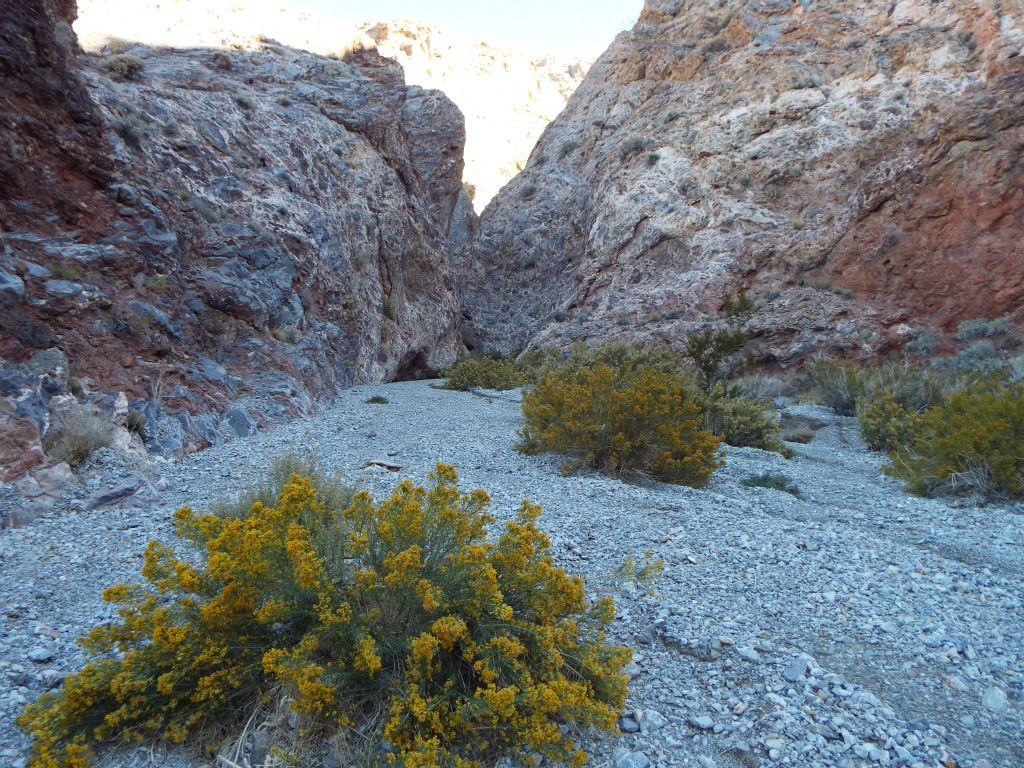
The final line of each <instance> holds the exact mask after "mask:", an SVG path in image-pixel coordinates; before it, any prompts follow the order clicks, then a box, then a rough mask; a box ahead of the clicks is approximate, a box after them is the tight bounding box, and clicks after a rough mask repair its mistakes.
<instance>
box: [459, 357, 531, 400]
mask: <svg viewBox="0 0 1024 768" xmlns="http://www.w3.org/2000/svg"><path fill="white" fill-rule="evenodd" d="M444 375H445V383H444V388H445V389H460V390H463V391H467V392H468V391H469V390H471V389H476V388H477V387H482V388H483V389H515V388H516V387H519V386H522V385H523V383H524V378H523V375H522V372H521V371H520V370H519V367H518V366H517V365H516V361H515V360H510V359H507V358H497V357H464V358H463V359H461V360H459V361H458V362H457V363H455V365H453V366H452V367H451V368H449V369H448V370H446V371H445V372H444Z"/></svg>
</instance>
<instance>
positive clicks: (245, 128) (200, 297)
mask: <svg viewBox="0 0 1024 768" xmlns="http://www.w3.org/2000/svg"><path fill="white" fill-rule="evenodd" d="M73 15H74V3H73V2H63V1H62V2H54V0H32V2H29V3H14V2H10V1H9V0H4V2H3V4H2V7H0V45H2V48H0V78H2V82H0V146H3V147H4V148H5V149H6V148H7V147H10V148H11V151H10V153H9V154H8V153H7V152H4V153H2V157H3V160H2V161H0V224H2V234H0V316H2V318H3V322H2V323H0V358H4V359H6V360H7V361H9V362H10V363H11V364H12V365H13V364H19V363H22V362H23V361H26V360H28V359H30V358H31V357H32V356H33V354H34V353H36V352H38V351H39V350H45V349H48V348H52V347H59V348H60V349H61V350H63V352H64V353H65V354H66V356H67V359H68V366H69V367H70V371H71V374H72V376H73V377H78V379H79V380H78V381H76V382H75V386H76V387H83V388H84V390H85V391H86V392H89V391H122V392H124V393H126V395H127V397H128V399H129V401H130V402H131V408H132V409H134V410H137V411H138V412H139V413H140V414H143V415H144V416H145V418H146V420H147V427H148V428H146V429H145V430H144V434H146V435H148V436H149V438H150V440H151V442H152V445H151V447H152V448H155V449H157V450H160V451H162V452H165V453H167V454H170V455H174V454H177V453H180V452H181V451H183V450H189V449H190V448H195V447H201V446H202V445H204V444H207V443H215V442H219V441H220V440H222V439H224V438H225V437H227V436H230V435H234V434H245V433H247V432H248V431H250V430H251V429H253V428H255V427H256V426H257V425H258V424H262V423H267V422H271V421H274V420H277V419H280V418H284V417H286V416H288V415H293V414H296V413H301V412H308V411H309V410H310V409H312V408H313V407H314V404H315V403H316V402H317V401H322V400H324V399H326V398H330V397H331V396H332V395H333V393H334V392H335V391H336V390H337V389H338V388H339V387H340V386H344V385H347V384H350V383H352V382H362V381H385V380H390V379H394V378H408V377H415V376H417V375H420V374H423V373H425V372H427V371H431V370H435V369H437V368H439V367H442V366H444V365H446V364H447V363H449V362H451V361H452V360H453V359H454V358H455V355H456V352H457V350H458V349H460V348H461V343H460V341H459V337H458V334H457V331H456V317H457V301H456V298H455V293H454V280H453V274H452V269H451V265H450V261H449V258H448V250H449V248H450V243H453V242H458V243H463V242H465V241H466V239H467V237H468V235H469V232H470V230H471V225H472V220H473V218H474V214H473V213H472V208H471V205H470V203H469V200H468V198H467V197H466V195H465V193H464V191H463V188H462V167H463V160H462V150H463V146H464V142H465V132H464V127H463V119H462V116H461V114H460V112H459V110H458V109H457V108H456V107H455V105H454V104H453V103H452V102H451V101H449V100H448V99H447V98H446V97H445V96H444V95H443V94H441V93H440V92H438V91H430V90H424V89H422V88H419V87H415V86H407V85H405V83H404V79H403V74H402V70H401V67H399V66H398V65H397V64H396V63H395V62H393V61H391V60H388V59H384V58H382V57H380V56H379V55H377V54H376V53H375V52H372V51H357V52H353V53H350V54H349V55H348V56H347V57H346V58H345V59H344V61H342V60H338V59H329V58H323V57H319V56H314V55H311V54H308V53H305V52H300V51H296V50H293V49H289V48H285V47H281V46H277V45H274V44H272V43H269V42H268V43H266V44H265V45H262V46H261V47H259V48H258V49H256V50H236V49H231V50H215V49H191V50H175V49H158V48H150V47H146V46H143V45H138V44H131V43H125V42H122V43H119V44H118V45H117V46H116V48H113V49H108V50H105V51H103V52H102V53H101V54H99V55H95V56H84V55H82V56H77V58H76V51H75V41H74V35H73V33H72V31H71V26H70V24H71V21H72V20H73ZM10 383H11V386H10V387H6V386H5V387H4V392H3V395H4V397H7V398H8V399H9V400H11V402H12V403H16V402H17V401H18V398H19V397H20V395H19V394H18V393H19V392H20V390H18V387H17V386H15V382H14V381H13V379H12V382H10ZM7 389H10V390H11V391H10V392H8V391H7ZM16 390H17V391H16ZM11 407H12V408H15V407H17V406H16V405H12V406H11ZM5 410H9V409H5ZM3 415H4V414H3V413H0V416H3ZM41 418H43V417H41ZM39 427H40V431H41V432H44V431H45V430H46V428H47V425H46V424H45V423H44V424H40V425H39ZM140 429H141V428H140Z"/></svg>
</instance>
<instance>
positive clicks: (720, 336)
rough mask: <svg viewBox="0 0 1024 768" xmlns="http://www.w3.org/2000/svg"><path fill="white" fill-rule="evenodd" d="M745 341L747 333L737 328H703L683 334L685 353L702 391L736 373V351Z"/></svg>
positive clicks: (738, 367) (739, 365)
mask: <svg viewBox="0 0 1024 768" xmlns="http://www.w3.org/2000/svg"><path fill="white" fill-rule="evenodd" d="M746 343H747V334H746V333H744V332H743V331H742V330H740V329H739V328H717V329H705V330H703V331H701V332H700V333H697V334H694V335H692V336H690V337H689V338H687V340H686V357H687V358H689V359H690V360H691V361H692V362H693V367H694V369H695V370H696V372H697V377H698V379H699V380H700V384H701V387H702V388H703V389H704V391H705V392H710V391H711V389H712V388H713V387H714V386H715V385H716V384H718V383H719V382H723V381H726V380H727V379H729V378H731V377H733V376H734V375H736V373H737V372H738V371H739V369H740V368H741V367H742V363H741V362H740V361H737V360H736V354H737V353H738V352H739V351H740V350H741V349H743V345H744V344H746Z"/></svg>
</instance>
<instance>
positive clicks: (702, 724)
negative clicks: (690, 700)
mask: <svg viewBox="0 0 1024 768" xmlns="http://www.w3.org/2000/svg"><path fill="white" fill-rule="evenodd" d="M690 725H692V726H693V727H694V728H700V729H701V730H702V731H710V730H711V729H712V728H714V727H715V721H714V720H712V719H711V718H710V717H708V716H707V715H701V716H700V717H691V718H690Z"/></svg>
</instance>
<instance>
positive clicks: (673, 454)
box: [520, 363, 722, 487]
mask: <svg viewBox="0 0 1024 768" xmlns="http://www.w3.org/2000/svg"><path fill="white" fill-rule="evenodd" d="M703 418H704V413H703V410H702V407H701V405H700V404H699V403H698V402H697V401H696V399H695V396H694V394H693V392H692V391H691V390H690V389H689V388H687V387H686V386H684V383H683V381H682V380H681V379H680V377H679V376H676V375H673V374H671V373H665V372H662V371H658V370H656V369H654V368H652V367H650V366H647V365H641V366H639V367H635V368H634V367H628V366H620V367H615V368H613V367H611V366H609V365H606V364H604V363H597V364H595V365H593V366H588V367H571V366H566V367H563V368H559V369H556V370H554V371H552V372H550V373H549V374H547V375H546V376H545V377H544V378H542V379H541V380H540V381H539V382H538V383H537V384H536V385H535V386H534V387H533V388H532V389H531V390H530V391H529V392H528V393H527V394H526V396H525V397H524V398H523V424H524V426H523V431H522V435H523V441H522V443H521V446H520V448H521V449H522V450H523V451H525V452H527V453H538V452H541V451H557V452H560V453H566V454H570V455H572V456H575V457H577V458H578V459H579V460H580V461H582V462H583V463H584V464H586V465H588V466H590V467H594V468H595V469H599V470H602V471H606V472H612V473H620V474H621V473H630V472H639V473H646V474H650V475H651V476H652V477H655V478H657V479H659V480H665V481H667V482H673V483H681V484H684V485H692V486H697V487H699V486H703V485H705V484H706V483H707V481H708V479H709V478H710V477H711V474H712V473H713V472H714V471H715V469H717V468H718V467H719V466H721V465H722V452H721V451H720V449H719V439H718V438H717V437H715V436H714V435H712V434H710V433H708V432H705V431H704V430H703V429H701V423H702V421H703Z"/></svg>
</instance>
